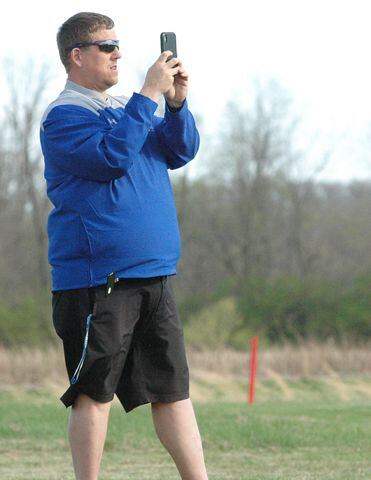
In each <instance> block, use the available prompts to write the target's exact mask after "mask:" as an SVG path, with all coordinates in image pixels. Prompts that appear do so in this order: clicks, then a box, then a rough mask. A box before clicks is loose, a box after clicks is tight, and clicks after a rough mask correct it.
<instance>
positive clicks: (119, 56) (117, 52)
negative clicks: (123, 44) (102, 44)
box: [112, 47, 122, 59]
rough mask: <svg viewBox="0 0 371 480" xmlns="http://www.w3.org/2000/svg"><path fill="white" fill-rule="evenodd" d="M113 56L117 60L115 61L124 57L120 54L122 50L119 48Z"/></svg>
mask: <svg viewBox="0 0 371 480" xmlns="http://www.w3.org/2000/svg"><path fill="white" fill-rule="evenodd" d="M112 55H113V58H115V59H118V58H121V57H122V53H121V52H120V50H119V49H118V48H117V47H116V48H115V49H114V51H113V53H112Z"/></svg>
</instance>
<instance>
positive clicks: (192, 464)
mask: <svg viewBox="0 0 371 480" xmlns="http://www.w3.org/2000/svg"><path fill="white" fill-rule="evenodd" d="M152 418H153V423H154V426H155V429H156V432H157V435H158V438H159V439H160V441H161V443H162V444H163V445H164V447H165V448H166V449H167V451H168V452H169V453H170V455H171V456H172V458H173V460H174V462H175V464H176V466H177V468H178V471H179V473H180V476H181V477H182V480H207V478H208V477H207V472H206V467H205V461H204V455H203V451H202V443H201V437H200V433H199V431H198V426H197V421H196V417H195V414H194V411H193V406H192V402H191V400H190V399H189V398H188V399H186V400H180V401H179V402H172V403H152Z"/></svg>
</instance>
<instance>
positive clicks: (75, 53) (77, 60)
mask: <svg viewBox="0 0 371 480" xmlns="http://www.w3.org/2000/svg"><path fill="white" fill-rule="evenodd" d="M70 59H71V63H72V65H76V67H81V66H82V55H81V50H80V49H79V48H73V49H72V50H71V53H70Z"/></svg>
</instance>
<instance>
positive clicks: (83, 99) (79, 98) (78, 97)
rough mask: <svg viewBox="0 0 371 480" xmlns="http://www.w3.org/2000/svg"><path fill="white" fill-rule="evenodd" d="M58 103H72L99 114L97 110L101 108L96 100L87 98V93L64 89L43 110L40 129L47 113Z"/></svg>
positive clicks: (58, 104)
mask: <svg viewBox="0 0 371 480" xmlns="http://www.w3.org/2000/svg"><path fill="white" fill-rule="evenodd" d="M60 105H73V106H76V107H83V108H86V109H87V110H90V111H91V112H93V113H95V114H96V115H98V116H99V111H100V110H101V109H102V107H100V106H99V105H97V102H96V101H94V100H93V99H91V98H89V97H88V96H87V95H83V94H81V93H79V92H76V91H73V90H64V91H63V92H62V93H61V94H60V95H59V97H58V98H57V99H56V100H54V101H53V102H52V103H50V104H49V105H48V107H47V109H46V110H45V112H44V114H43V116H42V119H41V125H40V127H41V129H42V130H43V129H44V128H43V125H44V122H45V120H46V118H47V116H48V115H49V113H50V112H51V111H52V110H53V108H54V107H58V106H60Z"/></svg>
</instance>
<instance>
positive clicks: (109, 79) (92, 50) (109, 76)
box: [79, 29, 121, 92]
mask: <svg viewBox="0 0 371 480" xmlns="http://www.w3.org/2000/svg"><path fill="white" fill-rule="evenodd" d="M101 40H117V36H116V34H115V31H114V30H113V29H112V30H98V31H97V32H95V33H94V34H93V35H92V39H91V41H92V42H95V41H101ZM79 50H80V61H81V67H80V69H79V73H80V74H81V75H82V77H83V78H84V79H85V80H86V84H87V85H89V88H92V89H94V90H97V91H99V92H104V91H105V90H107V89H108V88H110V87H112V86H113V85H116V83H117V82H118V66H117V60H118V59H119V58H121V53H120V52H119V50H118V49H117V48H115V49H114V51H113V52H111V53H107V52H102V51H100V50H99V47H98V46H97V45H90V46H89V47H84V48H80V49H79Z"/></svg>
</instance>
